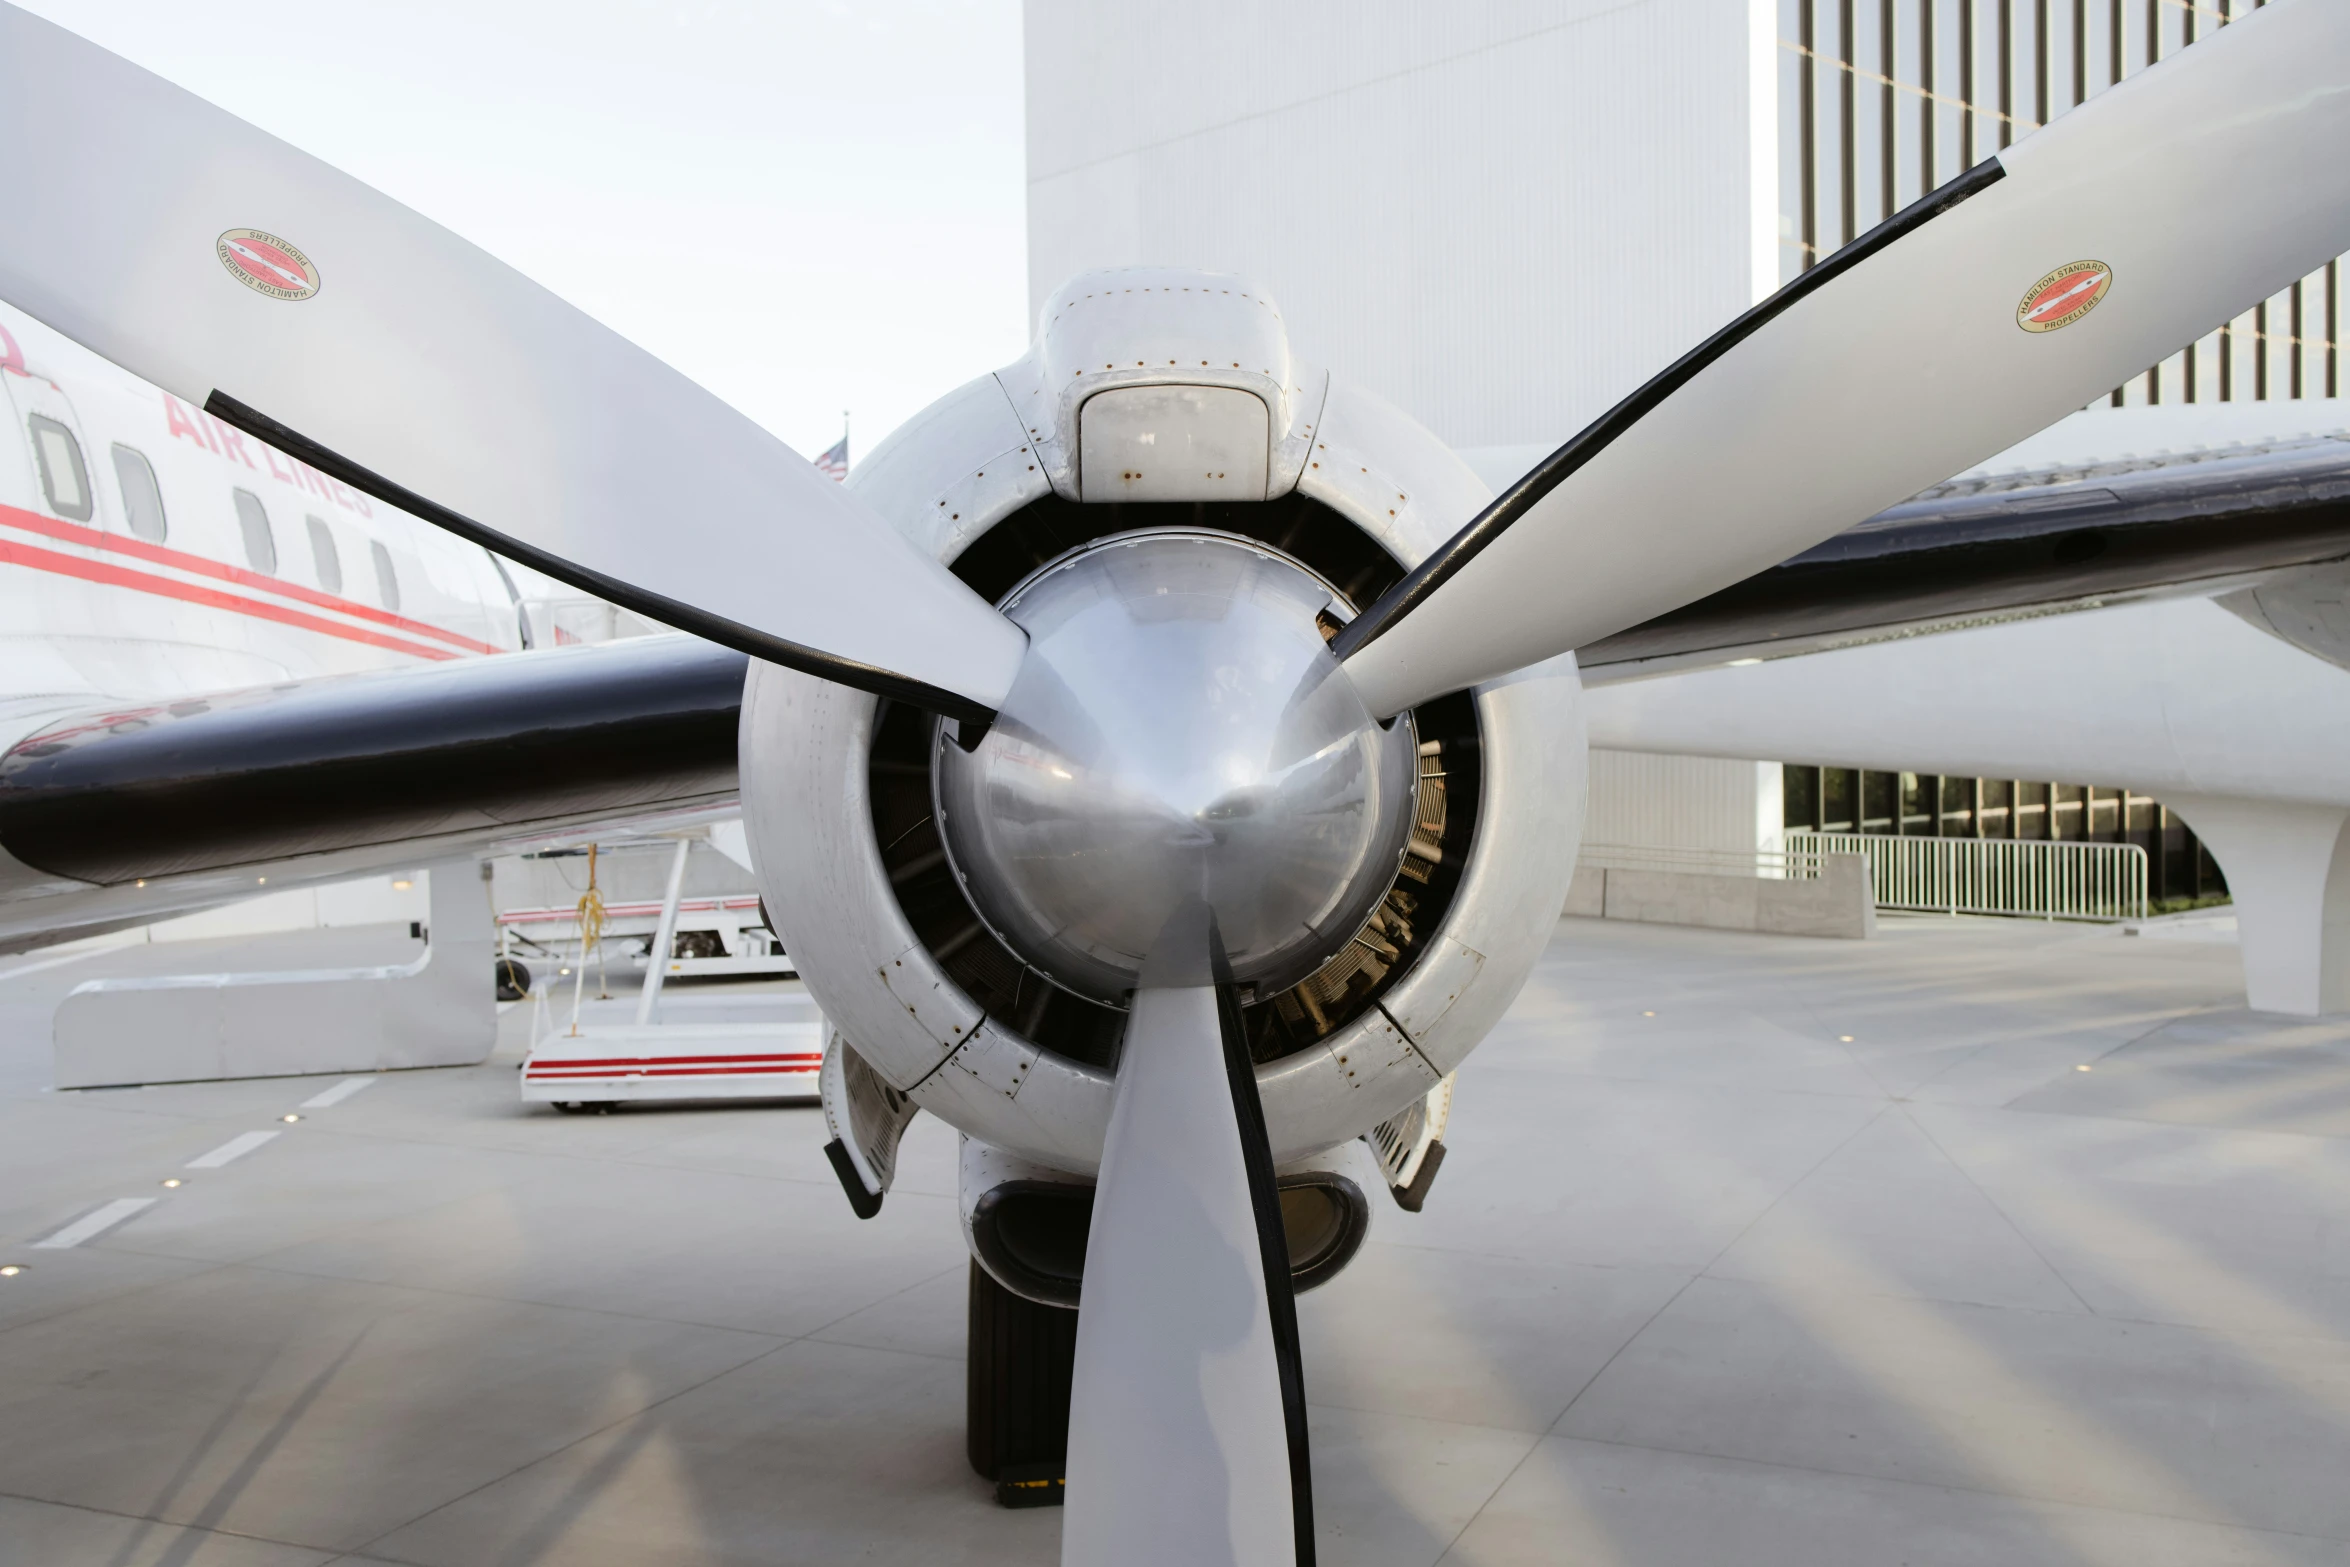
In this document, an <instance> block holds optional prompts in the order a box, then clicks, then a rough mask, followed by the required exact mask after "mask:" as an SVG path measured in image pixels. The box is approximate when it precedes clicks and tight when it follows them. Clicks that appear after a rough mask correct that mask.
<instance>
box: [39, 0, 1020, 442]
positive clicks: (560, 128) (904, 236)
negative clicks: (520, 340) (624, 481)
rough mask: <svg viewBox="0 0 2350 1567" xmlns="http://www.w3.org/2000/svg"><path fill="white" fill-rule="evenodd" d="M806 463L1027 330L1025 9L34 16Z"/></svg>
mask: <svg viewBox="0 0 2350 1567" xmlns="http://www.w3.org/2000/svg"><path fill="white" fill-rule="evenodd" d="M18 3H20V4H24V5H26V7H27V8H28V9H30V10H32V11H35V12H37V13H39V14H40V15H42V16H45V17H47V18H49V19H50V20H51V21H54V22H58V23H60V24H62V25H64V26H66V27H70V28H72V29H73V30H74V31H76V32H78V33H80V34H82V35H83V36H84V37H87V38H90V39H92V40H94V41H96V42H98V43H100V44H103V45H105V46H106V47H107V48H109V49H112V50H114V51H115V52H117V53H118V54H122V55H125V56H127V57H129V58H130V59H132V60H135V61H137V62H138V63H139V64H141V65H143V66H145V67H147V68H148V69H149V70H152V71H155V72H157V73H159V74H161V75H163V76H165V77H168V78H170V79H171V80H172V81H175V82H177V83H179V84H180V85H181V86H183V87H186V88H188V89H190V90H191V91H193V92H196V93H198V94H200V95H202V96H203V97H205V98H208V99H210V100H212V101H213V102H214V103H217V104H219V105H220V106H222V107H223V108H225V109H228V110H229V111H230V112H232V113H234V114H238V115H241V116H243V117H244V118H245V119H248V120H251V121H252V122H254V123H255V124H257V125H259V126H261V127H262V128H263V129H265V130H267V131H270V132H272V133H273V134H275V135H278V136H282V137H284V138H285V139H286V140H288V141H291V142H293V143H294V144H295V145H297V146H299V147H302V148H304V149H305V150H307V151H309V152H312V153H315V154H317V155H318V156H319V157H321V158H324V159H326V160H327V161H328V162H330V163H333V164H336V165H339V166H340V167H341V168H343V169H345V170H347V171H348V172H350V173H352V174H355V175H357V176H358V177H359V178H361V179H363V180H366V181H367V182H368V183H370V184H372V185H374V186H376V187H377V188H379V189H381V190H383V191H386V192H388V193H389V194H391V195H393V196H395V197H397V198H399V199H400V200H401V201H404V202H406V203H407V204H409V205H410V206H412V207H415V208H416V209H417V210H419V211H420V212H423V213H425V214H426V215H427V216H429V217H432V218H434V219H436V220H438V221H439V222H441V223H444V224H447V225H448V226H449V227H450V228H452V229H454V230H456V231H457V232H458V233H460V234H462V235H464V236H465V237H466V238H468V239H470V240H472V241H474V242H475V243H476V244H478V245H481V246H482V247H483V248H485V249H487V250H489V251H490V252H491V253H493V254H495V255H497V256H498V257H500V258H501V259H503V260H505V261H507V262H509V263H511V264H512V265H514V266H516V267H518V268H520V269H521V270H522V271H524V272H525V273H528V274H529V275H530V276H531V277H533V278H536V279H537V280H538V281H539V282H541V283H544V284H545V285H547V286H548V287H549V288H552V289H553V290H554V291H555V292H556V293H558V294H561V295H562V296H564V297H565V298H566V299H569V300H570V301H572V302H573V303H574V304H576V305H578V306H580V307H581V308H582V309H584V310H586V311H588V312H589V313H590V314H591V315H594V316H596V317H598V318H600V319H601V320H603V321H604V322H605V323H607V324H608V325H610V326H612V327H614V328H615V329H617V330H618V331H620V332H621V333H623V334H625V335H626V336H628V337H630V338H632V339H634V340H635V341H636V342H638V343H640V344H642V345H643V346H644V347H646V348H647V349H650V350H651V351H652V352H654V353H655V354H658V355H660V356H661V357H662V358H664V359H666V360H668V361H669V362H670V363H671V364H673V365H675V366H677V367H678V368H679V369H680V370H682V371H684V372H685V373H686V374H687V375H690V376H692V377H693V378H694V379H695V380H697V381H700V382H701V383H702V384H703V385H704V386H707V387H709V388H710V389H711V390H712V391H714V392H716V393H717V394H718V395H719V396H721V397H724V398H726V399H727V400H728V401H729V402H731V403H733V404H734V405H735V406H736V407H738V408H740V409H742V410H743V411H744V412H745V413H747V414H749V415H750V416H751V417H753V418H754V419H757V420H758V421H759V422H760V423H762V424H764V425H766V426H767V427H768V428H769V429H771V430H773V431H774V432H775V433H776V434H778V435H780V436H782V437H783V438H784V439H785V440H786V441H788V442H790V443H791V444H792V445H793V446H794V447H796V448H798V449H799V450H800V451H801V452H803V453H805V454H807V455H810V456H813V455H815V454H816V453H817V452H819V451H821V450H823V449H824V448H825V447H826V446H829V445H830V444H831V443H832V442H833V441H835V440H837V439H838V438H839V435H840V415H841V410H842V409H844V408H847V409H853V410H854V411H855V415H856V428H855V445H856V450H857V454H858V455H859V456H860V457H861V456H862V455H863V454H864V453H865V452H867V451H870V450H871V449H872V447H873V444H874V442H875V441H876V440H877V439H879V438H880V437H881V436H882V435H884V434H886V433H887V432H888V431H889V430H890V429H891V428H892V427H894V426H895V425H897V424H898V423H900V422H901V421H902V420H904V419H905V418H907V417H908V416H909V415H911V414H913V413H914V412H916V411H917V410H918V409H920V408H921V407H922V406H923V405H924V404H925V403H928V402H929V401H930V400H931V399H933V398H934V397H937V396H938V395H940V394H941V393H943V392H946V391H948V390H950V389H952V388H953V387H955V386H957V385H960V384H961V383H962V382H964V381H966V380H969V379H970V378H971V377H973V376H975V375H979V374H982V373H984V372H986V371H989V370H992V369H995V368H996V367H997V366H999V365H1001V364H1004V363H1006V362H1008V361H1009V360H1011V359H1013V358H1016V357H1017V356H1018V355H1019V353H1020V351H1021V349H1022V346H1023V345H1024V344H1025V342H1026V340H1027V336H1028V326H1027V320H1026V313H1027V305H1026V289H1027V283H1026V277H1025V271H1024V267H1025V262H1024V249H1025V239H1024V220H1023V208H1022V199H1023V198H1022V177H1023V174H1022V161H1021V159H1022V153H1021V139H1020V115H1021V100H1020V7H1019V0H857V3H855V4H824V3H818V0H563V3H552V0H313V3H312V4H309V5H297V6H292V7H285V6H268V5H263V6H255V5H252V4H250V3H249V0H248V3H228V0H18Z"/></svg>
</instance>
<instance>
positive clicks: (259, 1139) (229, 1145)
mask: <svg viewBox="0 0 2350 1567" xmlns="http://www.w3.org/2000/svg"><path fill="white" fill-rule="evenodd" d="M276 1136H277V1133H275V1132H239V1133H238V1134H237V1135H236V1136H234V1137H232V1138H230V1139H229V1140H228V1141H227V1142H225V1143H222V1144H221V1145H220V1146H219V1147H218V1148H215V1149H213V1150H212V1152H210V1153H208V1154H199V1155H198V1156H197V1157H195V1158H193V1159H190V1160H189V1161H188V1168H189V1169H191V1170H217V1169H219V1168H220V1167H221V1166H222V1165H224V1164H227V1163H228V1162H230V1161H231V1160H233V1159H242V1158H244V1157H245V1155H247V1154H249V1153H251V1152H252V1151H253V1150H254V1149H256V1148H258V1147H260V1146H261V1145H262V1144H263V1143H266V1142H268V1141H269V1140H270V1139H272V1138H274V1137H276Z"/></svg>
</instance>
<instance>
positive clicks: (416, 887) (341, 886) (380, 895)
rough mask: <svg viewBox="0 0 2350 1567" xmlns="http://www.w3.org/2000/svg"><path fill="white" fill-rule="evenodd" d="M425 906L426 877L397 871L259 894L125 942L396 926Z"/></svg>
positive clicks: (418, 917) (157, 926)
mask: <svg viewBox="0 0 2350 1567" xmlns="http://www.w3.org/2000/svg"><path fill="white" fill-rule="evenodd" d="M428 903H429V888H428V886H427V881H426V876H425V873H424V872H423V871H421V870H415V871H400V872H395V873H394V874H392V875H389V876H367V877H362V878H360V879H359V880H357V881H345V882H336V883H334V884H332V885H331V886H325V887H303V888H298V889H296V890H294V891H292V892H268V893H263V894H261V895H260V896H258V897H254V898H248V899H246V900H245V901H244V902H243V903H232V904H229V905H227V906H226V907H224V908H218V909H206V910H205V911H204V912H202V913H201V914H187V915H182V916H181V917H180V918H178V919H175V920H164V921H162V922H161V923H159V924H154V925H148V926H145V927H143V928H142V929H141V930H140V931H139V932H138V933H136V934H135V935H134V934H131V933H127V932H126V933H125V938H126V939H128V940H132V941H136V940H141V939H143V940H147V941H201V940H204V939H207V938H209V937H213V936H258V935H263V934H265V933H267V932H270V931H278V930H318V929H322V928H325V927H328V926H343V925H382V924H394V923H398V922H400V921H405V920H421V919H423V918H425V915H426V910H427V905H428Z"/></svg>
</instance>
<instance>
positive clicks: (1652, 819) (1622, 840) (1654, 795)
mask: <svg viewBox="0 0 2350 1567" xmlns="http://www.w3.org/2000/svg"><path fill="white" fill-rule="evenodd" d="M1781 776H1782V775H1781V773H1780V770H1779V767H1778V764H1776V763H1773V762H1748V761H1732V760H1727V759H1724V758H1720V757H1710V756H1659V755H1649V754H1645V753H1642V752H1637V751H1603V750H1599V749H1597V748H1594V749H1593V750H1592V753H1591V805H1590V811H1589V814H1588V815H1587V816H1586V817H1585V818H1584V827H1583V841H1584V842H1585V843H1587V844H1632V845H1638V846H1642V847H1650V848H1676V849H1718V850H1722V851H1725V852H1731V853H1740V854H1744V853H1748V852H1751V851H1752V850H1755V849H1776V848H1778V847H1779V846H1780V827H1781V824H1782V822H1783V821H1784V820H1785V818H1784V815H1783V800H1784V796H1783V793H1782V790H1781V787H1780V779H1781Z"/></svg>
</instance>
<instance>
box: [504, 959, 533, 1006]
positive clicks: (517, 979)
mask: <svg viewBox="0 0 2350 1567" xmlns="http://www.w3.org/2000/svg"><path fill="white" fill-rule="evenodd" d="M529 994H530V970H529V969H527V968H524V967H523V966H522V965H521V964H520V963H519V962H517V961H515V960H514V959H513V958H500V959H498V999H499V1000H500V1001H520V1000H522V999H524V998H525V997H527V996H528V995H529Z"/></svg>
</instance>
